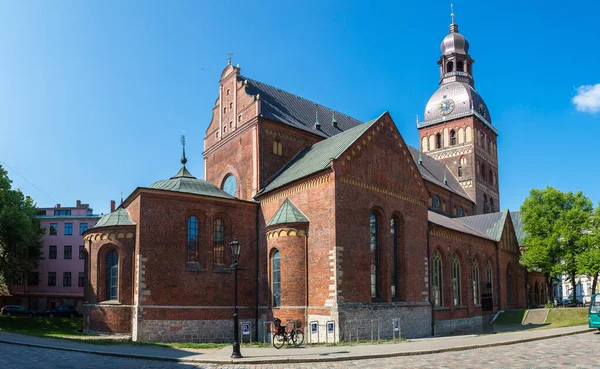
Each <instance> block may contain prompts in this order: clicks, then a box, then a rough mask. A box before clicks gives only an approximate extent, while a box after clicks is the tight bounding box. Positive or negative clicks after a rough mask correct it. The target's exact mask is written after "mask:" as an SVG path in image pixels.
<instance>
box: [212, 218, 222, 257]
mask: <svg viewBox="0 0 600 369" xmlns="http://www.w3.org/2000/svg"><path fill="white" fill-rule="evenodd" d="M224 242H225V225H224V224H223V221H222V220H221V219H216V220H215V229H214V243H213V264H225V244H224Z"/></svg>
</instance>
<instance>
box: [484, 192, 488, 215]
mask: <svg viewBox="0 0 600 369" xmlns="http://www.w3.org/2000/svg"><path fill="white" fill-rule="evenodd" d="M489 212H490V208H489V204H488V199H487V195H486V194H483V213H484V214H486V213H489Z"/></svg>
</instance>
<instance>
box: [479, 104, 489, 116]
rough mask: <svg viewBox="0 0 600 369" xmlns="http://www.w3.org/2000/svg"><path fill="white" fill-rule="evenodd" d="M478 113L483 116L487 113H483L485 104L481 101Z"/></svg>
mask: <svg viewBox="0 0 600 369" xmlns="http://www.w3.org/2000/svg"><path fill="white" fill-rule="evenodd" d="M477 109H478V110H479V114H481V115H482V116H483V117H484V118H487V114H486V113H485V105H484V104H483V103H479V107H478V108H477Z"/></svg>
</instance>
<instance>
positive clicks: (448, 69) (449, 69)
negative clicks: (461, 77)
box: [446, 61, 454, 73]
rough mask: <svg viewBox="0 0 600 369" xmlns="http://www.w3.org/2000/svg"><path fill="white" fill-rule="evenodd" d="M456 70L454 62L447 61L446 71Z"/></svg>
mask: <svg viewBox="0 0 600 369" xmlns="http://www.w3.org/2000/svg"><path fill="white" fill-rule="evenodd" d="M450 72H454V63H453V62H451V61H449V62H448V63H446V73H450Z"/></svg>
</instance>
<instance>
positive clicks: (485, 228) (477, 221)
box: [456, 210, 508, 242]
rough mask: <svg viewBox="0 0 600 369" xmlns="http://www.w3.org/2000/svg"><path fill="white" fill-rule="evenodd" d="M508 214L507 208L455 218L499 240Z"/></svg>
mask: <svg viewBox="0 0 600 369" xmlns="http://www.w3.org/2000/svg"><path fill="white" fill-rule="evenodd" d="M507 216H508V210H504V211H503V212H501V213H489V214H480V215H472V216H469V217H462V218H456V220H458V221H459V222H461V223H463V224H466V225H468V226H470V227H472V228H475V229H477V230H478V231H481V232H483V233H485V234H487V235H488V236H490V237H491V238H492V239H494V241H496V242H498V241H500V238H501V237H502V231H503V230H504V224H505V223H506V219H507Z"/></svg>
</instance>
